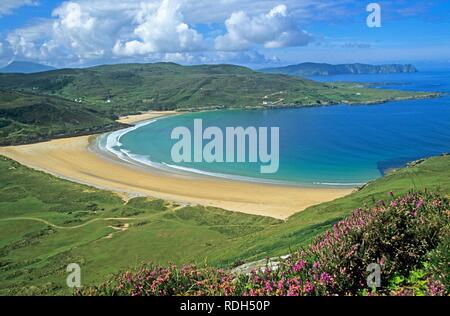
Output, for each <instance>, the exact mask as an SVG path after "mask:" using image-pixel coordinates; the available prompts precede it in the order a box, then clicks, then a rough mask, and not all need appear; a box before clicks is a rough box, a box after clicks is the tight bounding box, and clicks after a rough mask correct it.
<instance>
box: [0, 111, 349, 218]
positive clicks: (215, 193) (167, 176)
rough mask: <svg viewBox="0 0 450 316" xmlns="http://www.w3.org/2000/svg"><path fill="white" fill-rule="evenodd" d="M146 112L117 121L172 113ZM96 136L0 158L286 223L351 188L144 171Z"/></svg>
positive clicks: (3, 150)
mask: <svg viewBox="0 0 450 316" xmlns="http://www.w3.org/2000/svg"><path fill="white" fill-rule="evenodd" d="M176 114H178V112H174V111H171V112H146V113H143V114H139V115H130V116H127V117H123V118H121V119H119V120H118V121H119V122H121V123H125V124H130V125H133V124H137V123H140V122H143V121H146V120H150V119H154V118H158V117H162V116H166V115H176ZM97 136H98V135H88V136H79V137H71V138H61V139H55V140H51V141H48V142H43V143H36V144H30V145H18V146H9V147H0V154H1V155H4V156H6V157H8V158H11V159H13V160H16V161H18V162H19V163H21V164H23V165H25V166H27V167H30V168H33V169H36V170H40V171H44V172H46V173H50V174H52V175H54V176H57V177H59V178H63V179H66V180H69V181H73V182H77V183H81V184H85V185H89V186H93V187H96V188H99V189H102V190H108V191H113V192H116V193H118V194H119V195H121V196H122V197H124V196H125V197H126V198H132V197H136V196H148V197H152V198H159V199H163V200H168V201H172V202H176V203H179V204H182V205H202V206H212V207H218V208H222V209H225V210H229V211H236V212H242V213H247V214H253V215H261V216H269V217H273V218H277V219H283V220H285V219H287V218H288V217H289V216H291V215H293V214H295V213H298V212H300V211H303V210H304V209H306V208H307V207H309V206H312V205H316V204H320V203H323V202H327V201H331V200H334V199H336V198H339V197H342V196H345V195H348V194H350V193H351V192H353V191H354V188H350V189H349V188H309V187H297V186H287V185H276V184H266V183H257V182H254V183H253V182H252V183H248V182H243V181H235V180H227V179H222V178H213V177H207V176H201V175H190V174H189V175H184V174H177V173H173V174H172V173H167V172H164V171H162V170H158V169H155V170H152V168H142V167H139V166H135V165H133V164H130V163H127V162H124V161H121V160H120V159H119V158H117V157H112V154H111V156H109V155H107V153H99V152H98V151H96V150H94V149H93V148H92V146H91V144H92V141H94V140H95V139H96V137H97Z"/></svg>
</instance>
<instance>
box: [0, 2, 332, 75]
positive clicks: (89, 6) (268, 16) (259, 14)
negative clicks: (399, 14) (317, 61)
mask: <svg viewBox="0 0 450 316" xmlns="http://www.w3.org/2000/svg"><path fill="white" fill-rule="evenodd" d="M36 1H37V0H28V1H20V0H18V1H17V0H15V1H9V0H0V8H2V5H3V9H4V8H6V5H5V4H6V3H10V4H11V3H13V2H14V4H16V3H17V4H18V3H28V4H31V3H35V2H36ZM280 3H283V5H279V4H280ZM331 3H335V1H331V0H324V1H323V2H321V3H320V4H318V3H317V1H313V0H304V1H298V0H285V1H283V0H265V1H257V2H255V1H254V0H214V1H213V0H120V1H115V2H114V4H113V5H112V4H111V1H110V0H70V1H67V2H63V3H62V4H60V5H58V6H57V7H56V8H55V9H54V10H53V14H52V16H50V17H48V18H39V19H34V20H31V21H28V22H27V24H25V25H26V26H23V27H20V28H18V29H15V30H12V31H10V32H9V33H8V34H6V36H5V39H6V43H5V45H4V46H8V49H9V50H8V51H9V53H10V54H11V55H12V56H16V58H17V59H33V60H39V61H42V62H46V63H49V64H52V65H54V66H78V65H87V64H96V63H102V62H120V61H146V60H154V58H161V59H162V60H178V59H182V60H186V61H188V62H190V61H192V62H197V61H200V62H202V61H203V60H204V59H203V58H200V57H199V56H200V55H201V54H199V52H204V53H205V54H204V55H208V56H211V55H214V52H215V51H216V47H219V48H220V49H221V50H236V49H239V50H249V51H251V50H257V49H260V48H261V47H262V46H263V47H266V48H276V47H286V46H292V45H294V46H295V45H303V44H305V42H306V41H308V40H309V36H308V35H307V34H306V33H304V32H303V31H301V30H299V29H298V28H297V27H296V21H294V16H295V18H296V19H297V20H298V21H304V22H305V21H308V19H309V18H310V16H311V12H313V11H315V10H318V9H319V8H320V9H323V8H324V7H326V6H330V5H332V4H331ZM284 4H287V7H289V14H288V12H287V10H286V6H285V5H284ZM4 10H5V9H4ZM240 11H242V12H241V13H239V12H240ZM0 12H1V11H0ZM233 12H235V13H234V14H233ZM225 21H227V25H226V27H227V33H226V35H225V36H223V37H221V38H219V39H217V40H216V41H215V39H216V37H217V34H220V33H221V32H222V30H221V29H222V27H221V26H222V25H223V24H224V23H225ZM199 23H200V24H202V23H203V24H204V23H212V24H208V25H209V26H208V27H210V30H211V31H210V32H208V33H203V34H202V33H201V32H200V31H199V30H198V29H199V28H200V27H204V26H205V25H202V26H200V25H199ZM246 23H249V25H246ZM228 24H229V26H228ZM240 28H242V30H241V29H240ZM219 55H220V54H215V55H214V59H216V58H218V57H217V56H219ZM247 55H248V54H247ZM189 56H191V57H189ZM192 56H194V57H192ZM223 56H224V58H227V57H230V56H231V55H230V54H228V55H227V56H225V55H223ZM247 57H248V56H247Z"/></svg>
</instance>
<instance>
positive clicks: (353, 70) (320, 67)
mask: <svg viewBox="0 0 450 316" xmlns="http://www.w3.org/2000/svg"><path fill="white" fill-rule="evenodd" d="M260 71H261V72H264V73H272V74H285V75H291V76H302V77H303V76H304V77H309V76H332V75H361V74H393V73H412V72H417V69H416V68H415V67H414V66H413V65H411V64H406V65H399V64H391V65H367V64H341V65H331V64H325V63H302V64H298V65H289V66H285V67H276V68H265V69H261V70H260Z"/></svg>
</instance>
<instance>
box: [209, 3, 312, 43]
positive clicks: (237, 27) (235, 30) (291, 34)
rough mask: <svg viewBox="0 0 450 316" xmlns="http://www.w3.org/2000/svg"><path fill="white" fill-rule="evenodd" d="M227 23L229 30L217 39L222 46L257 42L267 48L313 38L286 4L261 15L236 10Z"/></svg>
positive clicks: (216, 41)
mask: <svg viewBox="0 0 450 316" xmlns="http://www.w3.org/2000/svg"><path fill="white" fill-rule="evenodd" d="M225 26H226V29H227V33H226V34H225V35H221V36H218V37H217V38H216V40H215V47H216V49H218V50H224V51H227V50H228V51H238V50H247V49H249V48H251V47H252V46H253V45H255V44H258V45H263V46H264V47H265V48H280V47H291V46H304V45H306V44H308V43H309V42H311V41H312V36H311V35H310V34H308V33H307V32H305V31H303V30H300V29H299V28H298V27H297V25H296V23H295V22H294V19H293V18H292V16H290V15H289V14H288V12H287V7H286V6H285V5H283V4H281V5H278V6H275V7H274V8H273V9H272V10H270V11H269V12H268V13H265V14H260V15H257V16H249V15H248V14H247V13H246V12H244V11H239V12H235V13H233V14H231V16H230V17H229V18H228V19H227V20H226V21H225Z"/></svg>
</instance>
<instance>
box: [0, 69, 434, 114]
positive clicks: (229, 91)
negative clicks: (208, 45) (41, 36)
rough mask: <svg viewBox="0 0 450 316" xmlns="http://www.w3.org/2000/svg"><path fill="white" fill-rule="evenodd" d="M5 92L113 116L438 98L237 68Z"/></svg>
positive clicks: (80, 78)
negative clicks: (56, 98) (42, 97)
mask: <svg viewBox="0 0 450 316" xmlns="http://www.w3.org/2000/svg"><path fill="white" fill-rule="evenodd" d="M0 89H7V90H19V91H29V92H33V93H36V94H47V95H55V96H59V97H63V98H65V99H68V100H72V101H74V100H76V101H77V102H81V104H83V105H85V106H86V107H89V108H92V109H95V110H97V111H101V112H103V113H105V114H107V115H121V114H131V113H136V112H137V111H144V110H165V109H167V110H173V109H178V110H200V109H214V108H232V107H234V108H236V107H237V108H241V107H285V106H314V105H328V104H337V103H350V104H358V103H376V102H383V101H388V100H397V99H411V98H423V97H430V96H435V94H432V93H416V92H402V91H389V90H376V89H368V88H365V87H364V86H362V85H360V84H343V83H340V84H333V83H319V82H314V81H311V80H306V79H301V78H295V77H289V76H284V75H272V74H263V73H259V72H255V71H252V70H250V69H248V68H245V67H239V66H234V65H199V66H180V65H177V64H173V63H156V64H123V65H107V66H99V67H93V68H87V69H62V70H55V71H51V72H45V73H36V74H28V75H23V74H2V75H0Z"/></svg>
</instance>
